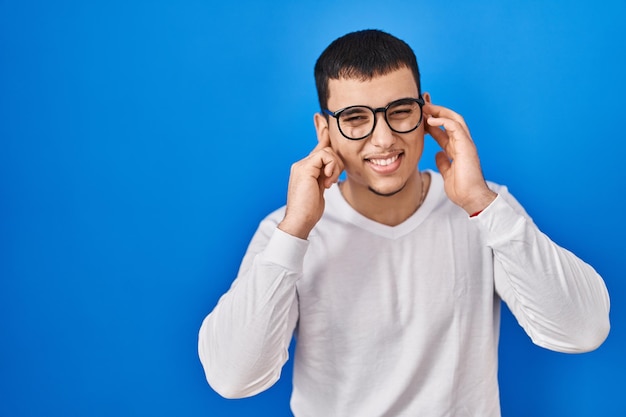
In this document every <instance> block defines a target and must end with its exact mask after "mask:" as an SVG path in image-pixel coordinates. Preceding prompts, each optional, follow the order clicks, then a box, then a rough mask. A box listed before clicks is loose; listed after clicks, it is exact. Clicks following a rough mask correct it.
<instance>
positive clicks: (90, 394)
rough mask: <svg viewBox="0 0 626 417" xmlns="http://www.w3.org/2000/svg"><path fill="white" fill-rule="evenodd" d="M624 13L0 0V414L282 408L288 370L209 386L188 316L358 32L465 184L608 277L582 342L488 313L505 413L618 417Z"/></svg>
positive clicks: (275, 194) (304, 137)
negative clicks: (391, 63)
mask: <svg viewBox="0 0 626 417" xmlns="http://www.w3.org/2000/svg"><path fill="white" fill-rule="evenodd" d="M625 18H626V5H625V3H624V1H605V2H596V3H589V2H586V1H582V0H577V1H568V2H566V1H562V2H559V1H539V0H536V1H535V0H533V1H527V2H509V1H504V0H501V1H496V0H491V1H489V0H487V1H481V2H472V1H461V0H454V1H447V2H433V1H430V2H425V1H423V2H420V1H406V2H400V1H385V2H381V1H370V0H362V1H344V2H330V3H328V2H321V3H320V2H301V3H296V2H292V1H287V0H282V1H272V2H265V4H263V2H252V1H248V2H245V1H244V2H241V1H240V2H230V3H228V4H226V3H225V2H224V3H222V4H215V3H214V2H208V1H200V0H195V1H179V2H173V1H172V2H167V1H148V0H145V1H132V0H131V1H92V2H85V1H78V0H76V1H56V2H44V1H41V2H37V1H32V0H31V1H29V0H20V1H18V0H13V1H11V0H4V1H0V317H2V319H1V321H0V323H1V324H0V415H1V416H11V417H17V416H29V417H30V416H44V415H45V416H94V417H97V416H112V415H116V416H138V415H146V416H148V415H149V416H236V415H241V416H244V415H246V416H247V415H271V416H286V415H289V412H288V397H289V391H290V380H289V376H290V364H289V365H287V367H286V369H285V374H284V378H283V379H282V380H281V381H280V382H279V383H278V384H277V385H276V386H274V387H273V388H271V389H270V390H269V391H267V392H265V393H263V394H261V395H259V396H257V397H254V398H251V399H246V400H236V401H233V400H224V399H222V398H220V397H219V396H218V395H217V394H215V393H214V392H213V391H212V390H211V389H210V388H209V387H208V385H207V384H206V382H205V380H204V375H203V372H202V369H201V367H200V363H199V360H198V358H197V353H196V341H197V331H198V328H199V326H200V323H201V320H202V319H203V317H204V316H205V315H206V314H207V313H208V312H209V311H210V310H211V309H212V307H213V306H214V304H215V303H216V302H217V299H218V298H219V296H220V295H221V294H222V293H223V292H224V291H225V290H226V289H227V288H228V287H229V285H230V283H231V281H232V279H233V278H234V276H235V274H236V271H237V268H238V265H239V261H240V258H241V256H242V255H243V253H244V251H245V247H246V244H247V242H248V240H249V238H250V237H251V235H252V233H253V232H254V230H255V228H256V225H257V223H258V221H259V220H260V219H261V218H262V217H263V216H264V215H265V214H266V213H267V212H269V211H270V210H272V209H274V208H276V207H277V206H279V205H282V204H283V203H284V200H285V193H286V185H287V180H288V173H289V166H290V164H291V163H292V162H293V161H295V160H297V159H300V158H301V157H303V156H304V155H306V153H307V152H308V151H309V150H310V149H311V148H312V147H313V146H314V145H315V135H314V129H313V125H312V114H313V112H315V111H317V99H316V96H315V90H314V83H313V72H312V68H313V64H314V62H315V59H316V58H317V56H318V55H319V53H320V52H321V51H322V50H323V48H324V47H325V46H326V45H327V44H328V43H329V42H331V41H332V40H333V39H335V38H336V37H338V36H340V35H343V34H344V33H346V32H348V31H352V30H357V29H363V28H380V29H384V30H387V31H390V32H391V33H393V34H396V35H397V36H399V37H401V38H403V39H405V40H406V41H407V42H409V43H410V44H411V45H412V46H413V47H414V49H415V52H416V54H417V56H418V60H419V62H420V65H421V69H422V72H423V86H424V89H425V90H427V91H429V92H430V93H431V94H432V97H433V100H434V101H435V102H436V103H439V104H443V105H446V106H448V107H451V108H453V109H455V110H457V111H458V112H460V113H462V114H463V115H464V116H465V118H466V120H467V121H468V123H469V125H470V129H471V130H472V133H473V136H474V139H475V141H476V142H477V144H478V147H479V151H480V155H481V159H482V161H483V167H484V171H485V174H486V176H487V177H488V178H489V179H491V180H495V181H498V182H501V183H506V184H508V185H509V188H510V189H511V190H512V192H513V193H514V194H515V195H516V196H517V197H518V199H519V200H520V201H521V202H522V203H523V204H524V205H525V206H526V208H527V210H528V211H529V213H530V214H531V215H532V216H533V217H534V219H535V221H536V223H538V224H539V226H540V227H541V228H542V229H543V230H544V231H545V232H547V233H548V234H549V235H550V236H552V237H553V239H554V240H556V241H557V242H558V243H560V244H561V245H563V246H565V247H567V248H569V249H571V250H573V251H574V252H576V253H577V254H578V255H579V256H581V257H582V258H583V259H585V260H586V261H588V262H589V263H591V264H592V265H593V266H594V267H595V268H596V269H597V270H598V271H599V272H600V273H601V274H602V275H603V276H604V278H605V280H606V282H607V285H608V287H609V290H610V292H611V297H612V311H611V318H612V325H613V327H612V332H611V335H610V336H609V339H608V340H607V341H606V342H605V344H604V345H603V346H602V347H601V348H600V349H598V350H597V351H595V352H593V353H589V354H584V355H564V354H557V353H553V352H548V351H545V350H542V349H540V348H538V347H535V346H533V345H532V343H531V342H530V341H529V339H528V338H527V337H526V335H525V334H524V333H523V331H522V330H521V328H520V327H519V326H518V325H517V324H516V323H515V321H514V320H513V319H512V318H511V316H510V314H509V313H508V312H507V311H505V313H504V319H503V326H502V327H503V328H502V339H501V391H502V393H501V394H502V407H503V413H504V415H505V416H508V417H514V416H534V417H537V416H594V417H595V416H618V415H619V416H621V415H625V413H626V399H625V398H624V388H623V387H624V383H625V382H626V378H625V377H624V374H625V373H626V359H625V355H624V349H625V348H626V341H625V339H626V334H625V330H626V327H625V325H624V320H625V319H626V313H625V311H624V307H623V304H624V301H625V300H626V298H625V294H624V291H625V288H624V285H625V284H624V271H625V270H626V263H625V258H626V256H625V253H624V249H625V244H624V243H623V240H622V239H623V236H624V235H625V234H626V228H625V222H624V211H625V209H624V198H623V193H624V182H625V181H624V180H626V175H625V174H624V162H623V154H624V152H625V151H626V146H625V142H626V135H625V134H624V126H623V124H624V123H623V122H624V108H623V100H624V97H625V96H626V88H625V84H624V75H623V74H624V73H626V66H625V65H624V58H625V50H626V47H625V46H626V29H625V28H626V26H625V25H624V24H623V22H624V19H625ZM229 109H232V110H229ZM435 151H436V149H435V146H434V142H432V141H430V142H429V145H428V147H427V152H426V155H425V156H424V160H423V162H422V164H421V167H422V168H433V167H434V162H433V155H434V153H435Z"/></svg>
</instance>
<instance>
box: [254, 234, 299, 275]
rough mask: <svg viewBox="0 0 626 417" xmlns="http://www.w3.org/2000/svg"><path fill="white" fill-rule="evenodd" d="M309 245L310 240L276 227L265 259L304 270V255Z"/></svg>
mask: <svg viewBox="0 0 626 417" xmlns="http://www.w3.org/2000/svg"><path fill="white" fill-rule="evenodd" d="M308 247H309V241H308V240H303V239H300V238H297V237H295V236H292V235H290V234H289V233H286V232H283V231H282V230H280V229H279V228H276V229H275V230H274V233H273V234H272V237H270V240H269V242H268V244H267V246H266V247H265V251H264V252H263V260H264V261H266V262H271V263H274V264H277V265H280V266H282V267H284V268H286V269H289V270H291V271H294V272H302V266H303V263H304V255H305V254H306V251H307V249H308Z"/></svg>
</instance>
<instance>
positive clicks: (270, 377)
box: [198, 221, 307, 398]
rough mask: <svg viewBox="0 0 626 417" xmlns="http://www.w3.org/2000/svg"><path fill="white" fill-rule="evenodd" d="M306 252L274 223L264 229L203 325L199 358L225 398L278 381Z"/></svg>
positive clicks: (295, 316)
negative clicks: (234, 278)
mask: <svg viewBox="0 0 626 417" xmlns="http://www.w3.org/2000/svg"><path fill="white" fill-rule="evenodd" d="M306 248H307V242H306V241H303V240H300V239H297V238H294V237H292V236H289V235H287V234H286V233H284V232H282V231H281V230H279V229H276V225H275V223H274V224H273V225H272V224H271V223H270V222H267V221H266V222H264V223H262V224H261V226H260V227H259V230H258V231H257V233H256V234H255V236H254V238H253V239H252V241H251V243H250V247H249V249H248V253H247V254H246V256H245V257H244V261H243V262H242V266H241V268H240V272H239V275H238V277H237V279H236V280H235V281H234V282H233V284H232V286H231V288H230V289H229V291H228V292H227V293H226V294H224V295H223V296H222V297H221V298H220V300H219V302H218V304H217V306H216V307H215V308H214V309H213V311H212V312H211V313H210V314H209V315H208V316H207V317H206V318H205V319H204V321H203V323H202V326H201V328H200V333H199V337H198V354H199V356H200V361H201V362H202V365H203V367H204V371H205V374H206V378H207V381H208V382H209V385H211V387H212V388H213V389H214V390H215V391H216V392H218V393H219V394H220V395H222V396H223V397H226V398H243V397H249V396H252V395H255V394H258V393H259V392H261V391H264V390H266V389H267V388H269V387H271V386H272V385H273V384H274V383H275V382H276V381H277V380H278V378H279V377H280V373H281V369H282V367H283V365H284V364H285V362H286V361H287V359H288V348H289V344H290V343H291V339H292V335H293V331H294V328H295V326H296V322H297V319H298V303H297V296H296V287H295V283H296V281H297V280H298V278H299V277H300V275H301V274H302V260H303V258H304V253H305V252H306Z"/></svg>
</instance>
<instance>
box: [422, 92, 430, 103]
mask: <svg viewBox="0 0 626 417" xmlns="http://www.w3.org/2000/svg"><path fill="white" fill-rule="evenodd" d="M422 97H423V98H424V101H425V102H426V103H432V102H431V101H430V93H428V92H425V93H424V94H422Z"/></svg>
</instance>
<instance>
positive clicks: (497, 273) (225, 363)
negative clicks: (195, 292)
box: [199, 172, 609, 417]
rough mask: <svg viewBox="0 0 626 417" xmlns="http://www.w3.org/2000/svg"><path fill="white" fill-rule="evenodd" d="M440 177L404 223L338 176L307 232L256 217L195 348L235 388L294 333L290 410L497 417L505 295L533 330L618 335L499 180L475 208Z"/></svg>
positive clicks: (583, 342)
mask: <svg viewBox="0 0 626 417" xmlns="http://www.w3.org/2000/svg"><path fill="white" fill-rule="evenodd" d="M430 175H431V178H432V181H431V186H430V190H429V192H428V194H427V197H426V199H425V200H424V203H423V204H422V206H421V207H420V209H419V210H418V211H416V212H415V214H413V215H412V216H411V217H410V218H408V219H407V220H406V221H405V222H403V223H402V224H400V225H398V226H394V227H390V226H386V225H382V224H380V223H376V222H374V221H372V220H370V219H368V218H365V217H364V216H362V215H360V214H359V213H358V212H356V211H355V210H354V209H353V208H352V207H351V206H350V205H349V204H348V203H347V202H346V201H345V200H344V198H343V196H342V195H341V192H340V190H339V188H338V187H337V186H333V187H332V188H330V189H329V190H327V191H326V194H325V199H326V209H325V212H324V216H323V217H322V219H321V220H320V221H319V222H318V224H317V225H316V227H315V228H314V229H313V231H312V232H311V234H310V235H309V239H308V240H307V241H305V240H301V239H298V238H295V237H293V236H290V235H288V234H286V233H284V232H282V231H281V230H279V229H277V228H276V226H277V224H278V223H279V222H280V221H281V220H282V218H283V215H284V207H283V208H281V209H279V210H277V211H276V212H274V213H272V214H271V215H269V216H268V217H267V218H266V219H265V220H264V221H263V222H262V223H261V224H260V226H259V229H258V230H257V233H256V234H255V236H254V237H253V239H252V241H251V243H250V246H249V248H248V251H247V253H246V255H245V257H244V259H243V262H242V265H241V268H240V271H239V274H238V277H237V278H236V280H235V281H234V283H233V285H232V287H231V289H230V290H229V291H228V292H227V293H226V294H225V295H224V296H223V297H222V298H221V299H220V301H219V302H218V305H217V306H216V308H215V309H214V310H213V312H212V313H211V314H209V315H208V316H207V318H206V319H205V321H204V322H203V324H202V327H201V329H200V335H199V355H200V359H201V361H202V364H203V366H204V369H205V372H206V376H207V380H208V381H209V384H210V385H211V386H212V387H213V388H214V389H215V390H216V391H217V392H218V393H220V394H221V395H223V396H226V397H229V398H237V397H245V396H250V395H255V394H257V393H259V392H261V391H263V390H265V389H267V388H269V387H270V386H271V385H272V384H273V383H274V382H276V380H277V379H278V378H279V377H280V370H281V368H282V366H283V364H284V363H285V362H286V360H287V357H288V354H287V349H288V347H289V343H290V341H291V339H292V335H293V334H294V331H295V336H296V354H295V360H294V372H293V373H294V375H293V393H292V399H291V407H292V411H293V413H294V415H295V416H296V417H308V416H320V417H322V416H323V417H331V416H359V417H367V416H451V417H463V416H481V417H485V416H499V415H500V404H499V394H498V382H497V364H498V360H497V350H498V335H499V323H500V300H501V299H502V300H504V301H505V302H506V303H507V304H508V306H509V308H510V309H511V311H512V312H513V314H514V315H515V317H516V318H517V320H518V322H519V323H520V325H521V326H522V327H523V328H524V329H525V330H526V332H527V333H528V335H529V336H530V337H531V338H532V340H533V341H534V342H535V343H536V344H538V345H540V346H543V347H546V348H548V349H553V350H557V351H561V352H584V351H589V350H592V349H595V348H596V347H597V346H599V345H600V344H601V343H602V341H603V340H604V339H605V338H606V336H607V334H608V330H609V321H608V311H609V297H608V293H607V290H606V287H605V285H604V283H603V281H602V279H601V277H600V276H599V275H598V274H597V273H596V272H595V271H594V270H593V268H591V267H590V266H589V265H587V264H585V263H584V262H583V261H581V260H580V259H578V258H576V257H575V256H574V255H573V254H571V253H570V252H568V251H566V250H565V249H563V248H560V247H559V246H557V245H556V244H555V243H553V242H552V241H551V240H550V239H549V238H548V237H546V236H545V235H544V234H543V233H541V232H540V231H539V230H538V229H537V227H536V226H535V225H534V224H533V223H532V221H531V220H530V219H529V218H528V216H527V215H526V213H525V212H524V210H523V209H522V207H521V206H520V205H519V204H518V203H517V201H516V200H515V199H514V198H513V197H512V196H511V195H510V194H509V193H508V191H507V189H506V188H505V187H502V186H498V185H496V184H492V183H490V184H489V186H490V188H492V189H493V190H494V191H496V192H497V193H498V197H497V198H496V200H495V201H494V202H493V203H492V204H491V205H490V206H489V207H487V208H486V209H485V210H484V211H483V212H482V213H481V214H480V215H479V216H476V217H473V218H469V217H468V215H467V213H465V212H464V211H463V210H462V209H460V208H459V207H457V206H456V205H454V204H453V203H452V202H451V201H450V200H449V199H448V198H447V196H446V195H445V192H444V190H443V180H442V178H441V176H440V175H439V174H438V173H435V172H430Z"/></svg>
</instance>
